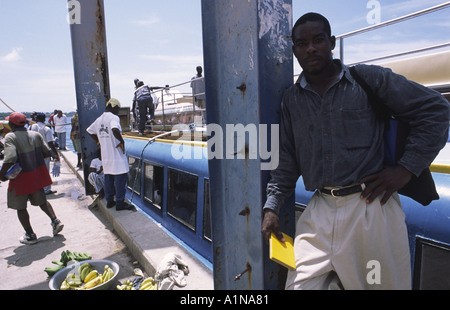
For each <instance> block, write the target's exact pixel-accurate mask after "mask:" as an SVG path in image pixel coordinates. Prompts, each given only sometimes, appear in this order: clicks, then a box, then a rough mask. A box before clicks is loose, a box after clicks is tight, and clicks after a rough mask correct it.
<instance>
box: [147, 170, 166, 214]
mask: <svg viewBox="0 0 450 310" xmlns="http://www.w3.org/2000/svg"><path fill="white" fill-rule="evenodd" d="M163 188H164V167H161V166H156V165H153V164H150V163H144V199H145V200H147V201H149V202H151V203H152V204H153V205H154V206H155V207H156V208H158V209H159V210H161V206H162V205H163V200H162V197H163Z"/></svg>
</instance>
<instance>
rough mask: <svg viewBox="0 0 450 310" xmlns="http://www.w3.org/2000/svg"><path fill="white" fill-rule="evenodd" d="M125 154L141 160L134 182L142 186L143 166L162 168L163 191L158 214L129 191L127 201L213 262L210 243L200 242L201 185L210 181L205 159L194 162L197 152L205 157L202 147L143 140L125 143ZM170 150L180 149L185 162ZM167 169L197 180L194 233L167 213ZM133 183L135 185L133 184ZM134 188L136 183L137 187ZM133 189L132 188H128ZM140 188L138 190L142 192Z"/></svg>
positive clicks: (144, 201) (202, 202)
mask: <svg viewBox="0 0 450 310" xmlns="http://www.w3.org/2000/svg"><path fill="white" fill-rule="evenodd" d="M125 145H126V146H127V147H126V154H127V156H132V157H134V158H136V159H138V160H140V171H141V174H140V175H139V176H138V179H137V181H136V182H140V184H141V185H142V186H144V185H143V184H144V173H143V171H144V164H145V163H149V164H152V165H156V166H160V167H163V168H164V191H163V193H161V194H162V196H163V204H162V206H161V210H159V209H157V208H155V207H154V206H153V205H152V203H151V202H149V201H148V200H146V199H145V198H144V195H143V194H142V193H140V194H136V193H132V192H131V190H127V199H128V200H129V201H130V202H132V203H133V204H135V205H137V206H138V207H139V208H140V209H142V210H143V211H144V212H145V213H147V214H148V215H149V216H151V217H152V218H153V219H154V220H156V221H157V222H159V223H161V225H162V226H164V227H165V228H167V229H168V230H169V231H170V232H172V233H173V234H174V235H175V236H176V237H178V238H179V239H181V240H183V242H185V243H186V244H187V245H188V246H190V247H191V248H192V249H194V250H195V251H197V252H198V253H199V254H200V255H202V256H203V257H204V258H206V259H207V260H208V261H210V262H211V261H212V247H211V242H210V241H208V240H206V239H205V238H203V235H204V232H203V212H204V208H203V206H204V201H203V198H204V182H205V180H206V179H208V178H209V175H208V160H207V158H206V156H202V157H200V158H196V156H194V154H195V152H197V151H199V149H200V154H202V155H203V154H204V152H203V148H202V147H194V146H190V145H178V144H172V143H164V142H152V143H148V142H147V141H145V140H138V139H125ZM173 148H181V149H182V151H183V152H186V153H185V154H189V155H187V156H186V158H184V159H176V158H175V157H174V156H173V155H172V150H173ZM168 169H175V170H178V171H182V172H187V173H189V174H193V175H196V176H197V177H198V184H197V187H198V191H197V210H196V225H195V230H194V231H193V230H191V229H188V228H187V227H186V226H184V225H182V224H180V223H179V222H178V221H176V220H175V219H174V218H172V217H171V216H169V215H168V213H167V202H168V199H167V197H168V189H167V184H168ZM133 183H134V181H133ZM136 184H137V183H136ZM128 185H129V186H131V187H134V184H128ZM142 186H141V188H142Z"/></svg>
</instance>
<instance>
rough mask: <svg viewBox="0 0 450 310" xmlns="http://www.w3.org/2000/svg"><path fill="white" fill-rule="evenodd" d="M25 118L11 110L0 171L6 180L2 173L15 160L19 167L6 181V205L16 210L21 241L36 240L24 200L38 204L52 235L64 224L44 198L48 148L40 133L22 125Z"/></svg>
mask: <svg viewBox="0 0 450 310" xmlns="http://www.w3.org/2000/svg"><path fill="white" fill-rule="evenodd" d="M26 123H27V119H26V117H25V115H24V114H22V113H18V112H14V113H12V114H11V115H10V116H9V126H10V127H11V130H12V132H10V133H8V134H7V135H6V136H5V159H4V161H3V166H2V168H1V170H0V181H7V180H8V178H7V177H6V174H7V172H8V170H9V169H10V168H11V167H12V166H13V165H14V164H15V163H19V164H20V166H21V168H22V170H21V172H20V173H19V174H18V175H17V176H16V177H15V178H14V179H10V180H9V185H8V194H7V205H8V208H10V209H13V210H16V211H17V216H18V218H19V222H20V223H21V225H22V227H23V228H24V230H25V234H24V236H23V237H21V238H20V242H21V243H23V244H34V243H36V242H38V239H37V237H36V234H35V233H34V231H33V228H32V227H31V223H30V216H29V214H28V211H27V202H28V201H30V203H31V205H33V206H39V207H40V208H41V210H42V211H43V212H44V213H45V214H47V216H48V217H49V218H50V220H51V226H52V229H53V235H56V234H58V233H59V232H60V231H61V230H62V229H63V227H64V225H63V224H62V223H61V221H60V220H59V219H58V218H57V217H56V215H55V212H54V210H53V208H52V206H51V204H50V203H49V202H48V201H47V199H46V196H45V192H44V188H45V187H46V186H49V185H50V184H52V180H51V178H50V174H49V173H48V170H47V166H46V165H45V158H46V157H49V156H50V150H49V148H48V147H47V145H46V144H45V142H44V139H43V138H42V136H41V135H40V134H39V133H38V132H35V131H30V130H27V129H26V128H25V124H26Z"/></svg>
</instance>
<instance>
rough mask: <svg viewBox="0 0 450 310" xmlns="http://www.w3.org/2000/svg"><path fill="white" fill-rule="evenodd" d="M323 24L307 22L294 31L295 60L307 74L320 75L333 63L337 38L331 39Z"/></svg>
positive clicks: (293, 49)
mask: <svg viewBox="0 0 450 310" xmlns="http://www.w3.org/2000/svg"><path fill="white" fill-rule="evenodd" d="M324 28H325V27H324V25H323V24H322V23H321V22H311V21H309V22H306V23H305V24H302V25H300V26H298V27H297V28H296V29H295V30H294V37H293V38H292V39H293V43H294V45H293V47H292V51H293V52H294V55H295V58H297V60H298V63H299V64H300V66H301V67H302V68H303V71H305V73H308V74H311V75H314V74H320V73H321V72H323V70H324V69H325V68H326V67H327V66H328V65H329V64H330V63H331V62H332V60H333V56H332V52H331V51H332V50H333V49H334V48H335V46H336V38H335V37H334V36H332V37H329V36H328V34H327V33H326V32H325V30H324Z"/></svg>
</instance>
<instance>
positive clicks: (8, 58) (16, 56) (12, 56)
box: [0, 47, 23, 62]
mask: <svg viewBox="0 0 450 310" xmlns="http://www.w3.org/2000/svg"><path fill="white" fill-rule="evenodd" d="M22 50H23V48H21V47H15V48H13V50H12V51H11V52H10V53H9V54H7V55H5V56H3V57H1V58H0V59H1V60H2V61H4V62H16V61H18V60H20V59H21V58H22V57H21V56H20V52H21V51H22Z"/></svg>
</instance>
